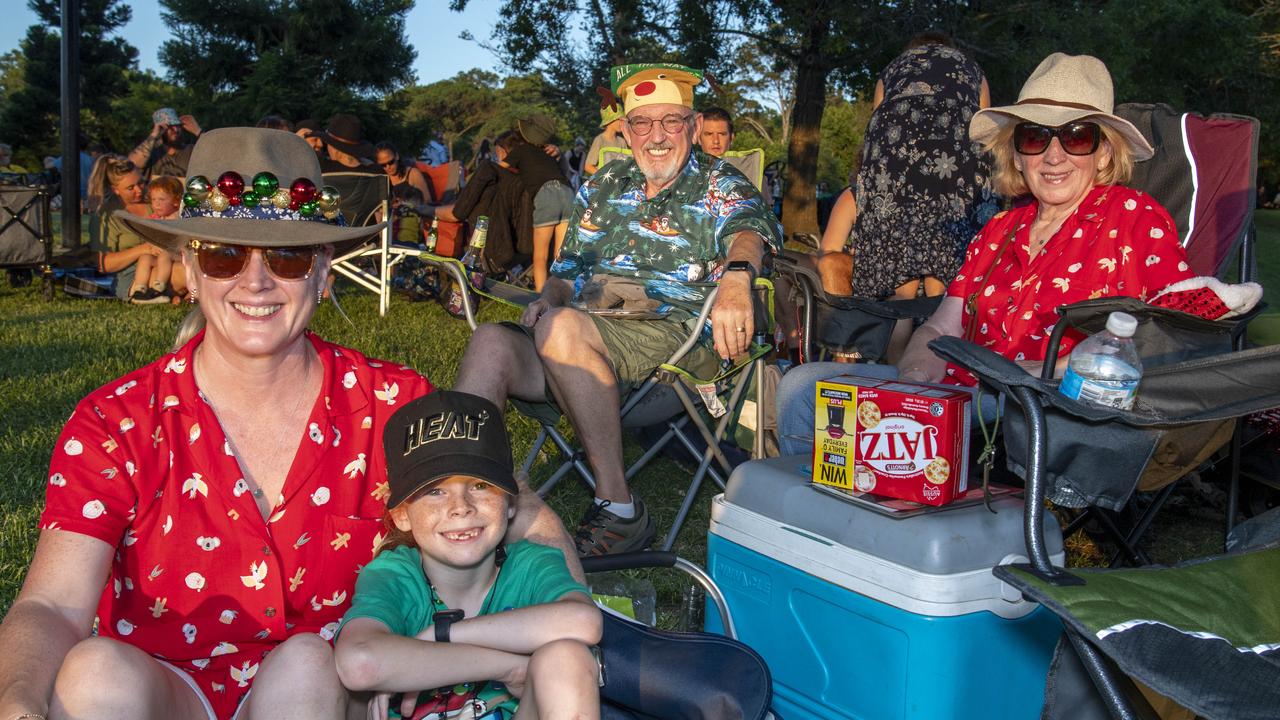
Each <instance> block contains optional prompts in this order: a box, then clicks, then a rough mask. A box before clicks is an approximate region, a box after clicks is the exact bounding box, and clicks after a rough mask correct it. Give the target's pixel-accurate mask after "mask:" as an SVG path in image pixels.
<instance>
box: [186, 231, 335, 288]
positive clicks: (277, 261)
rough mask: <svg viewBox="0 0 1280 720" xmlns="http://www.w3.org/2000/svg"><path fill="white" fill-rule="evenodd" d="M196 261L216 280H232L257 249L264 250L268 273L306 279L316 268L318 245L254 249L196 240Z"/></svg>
mask: <svg viewBox="0 0 1280 720" xmlns="http://www.w3.org/2000/svg"><path fill="white" fill-rule="evenodd" d="M191 249H192V250H193V251H195V255H196V263H197V265H199V267H200V272H201V273H203V274H204V275H205V277H209V278H213V279H214V280H231V279H233V278H236V277H239V276H240V273H242V272H244V269H245V267H246V266H248V264H249V257H250V256H251V255H252V254H253V251H254V250H258V251H260V252H261V253H262V260H263V262H265V263H266V264H267V272H269V273H271V274H272V275H274V276H275V277H276V279H277V280H304V279H306V278H307V277H309V276H310V275H311V270H312V269H313V268H314V267H315V263H316V255H317V254H318V253H319V252H320V248H319V246H316V245H305V246H302V247H268V248H252V247H248V246H246V245H232V244H229V243H218V242H208V241H205V240H193V241H192V242H191Z"/></svg>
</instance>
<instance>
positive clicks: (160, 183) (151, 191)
mask: <svg viewBox="0 0 1280 720" xmlns="http://www.w3.org/2000/svg"><path fill="white" fill-rule="evenodd" d="M147 201H148V202H149V203H150V204H151V218H152V219H154V220H173V219H175V218H177V217H178V213H179V211H181V210H182V179H181V178H177V177H174V176H172V175H160V176H158V177H153V178H151V182H150V183H148V184H147Z"/></svg>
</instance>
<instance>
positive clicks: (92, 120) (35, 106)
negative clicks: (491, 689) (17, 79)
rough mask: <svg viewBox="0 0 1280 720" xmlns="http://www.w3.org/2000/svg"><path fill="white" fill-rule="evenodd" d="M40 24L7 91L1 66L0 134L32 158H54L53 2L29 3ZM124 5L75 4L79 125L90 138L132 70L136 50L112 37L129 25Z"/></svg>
mask: <svg viewBox="0 0 1280 720" xmlns="http://www.w3.org/2000/svg"><path fill="white" fill-rule="evenodd" d="M27 5H28V7H30V8H31V10H32V11H33V12H35V13H36V16H37V17H39V18H40V22H39V23H38V24H36V25H32V26H31V27H30V28H28V29H27V35H26V37H25V38H24V39H23V40H22V43H21V48H22V56H23V59H22V61H21V67H22V82H21V83H20V86H19V87H17V88H16V89H14V90H13V91H11V92H10V91H9V88H8V85H9V83H10V82H11V81H10V80H9V75H10V70H9V68H11V67H12V66H8V65H7V66H6V72H5V75H6V80H5V84H6V94H5V98H4V110H3V114H0V133H3V135H4V137H5V138H6V139H7V141H8V142H9V143H11V144H13V145H15V146H18V147H20V148H22V150H23V151H24V152H29V153H32V154H34V155H36V156H39V155H43V154H55V155H56V154H59V150H58V147H59V140H58V136H59V131H60V127H59V125H60V123H59V113H60V110H61V96H60V92H61V87H62V82H61V67H62V57H61V52H62V48H61V42H62V35H61V33H60V32H59V31H58V28H59V27H60V26H61V24H62V14H61V11H60V6H59V3H58V2H57V0H28V3H27ZM130 16H131V11H130V9H129V6H128V5H122V4H119V3H118V2H117V0H81V2H80V107H81V110H82V115H81V118H82V120H81V125H82V128H83V130H84V131H85V132H86V133H87V134H90V135H92V134H94V133H95V132H96V131H97V130H98V128H99V126H100V121H101V119H102V118H104V117H106V115H107V114H108V113H109V111H110V108H111V103H112V102H113V101H114V100H115V99H116V98H119V97H121V96H122V95H124V94H126V93H127V91H128V82H127V80H126V71H128V70H130V69H132V68H134V67H136V66H137V58H138V51H137V50H136V49H135V48H134V47H133V46H131V45H129V43H127V42H125V41H124V39H123V38H120V37H119V36H118V35H116V32H117V31H118V30H119V29H120V28H122V27H123V26H124V25H125V24H126V23H128V22H129V18H130Z"/></svg>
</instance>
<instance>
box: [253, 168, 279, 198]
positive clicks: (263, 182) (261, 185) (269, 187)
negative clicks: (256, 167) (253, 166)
mask: <svg viewBox="0 0 1280 720" xmlns="http://www.w3.org/2000/svg"><path fill="white" fill-rule="evenodd" d="M279 188H280V181H279V180H277V179H276V176H275V175H273V174H272V173H269V172H260V173H258V174H257V175H254V176H253V191H254V192H256V193H258V197H260V198H265V197H271V196H272V195H274V194H275V192H276V190H278V189H279Z"/></svg>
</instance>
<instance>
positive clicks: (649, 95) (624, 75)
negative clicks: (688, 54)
mask: <svg viewBox="0 0 1280 720" xmlns="http://www.w3.org/2000/svg"><path fill="white" fill-rule="evenodd" d="M702 78H703V73H702V71H701V70H695V69H693V68H691V67H685V66H684V65H667V64H663V63H636V64H631V65H615V66H614V67H613V68H610V70H609V84H610V85H611V86H612V89H613V94H614V95H616V96H617V97H618V98H619V99H621V100H622V109H623V112H624V113H626V114H628V115H629V114H631V111H632V110H635V109H636V108H638V107H644V106H645V105H657V104H660V103H667V104H671V105H683V106H685V107H687V108H692V107H693V89H694V88H695V87H697V86H698V85H699V84H701V83H702ZM602 119H603V118H602Z"/></svg>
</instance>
